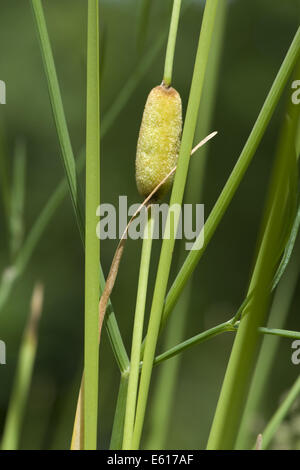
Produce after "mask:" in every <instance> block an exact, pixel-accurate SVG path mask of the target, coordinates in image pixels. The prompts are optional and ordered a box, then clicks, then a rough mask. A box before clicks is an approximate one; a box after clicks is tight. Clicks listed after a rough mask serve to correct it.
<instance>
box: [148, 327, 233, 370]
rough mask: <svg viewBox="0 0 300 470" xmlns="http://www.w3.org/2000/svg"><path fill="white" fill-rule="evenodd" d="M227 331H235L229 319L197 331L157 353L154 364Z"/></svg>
mask: <svg viewBox="0 0 300 470" xmlns="http://www.w3.org/2000/svg"><path fill="white" fill-rule="evenodd" d="M227 331H235V328H234V327H233V326H232V324H231V322H230V321H228V322H224V323H220V324H219V325H217V326H214V327H213V328H210V329H209V330H206V331H203V332H202V333H199V334H198V335H196V336H193V337H192V338H189V339H187V340H186V341H183V342H182V343H180V344H177V345H176V346H174V347H173V348H170V349H169V350H168V351H166V352H164V353H162V354H159V355H158V356H156V357H155V359H154V365H158V364H160V363H162V362H164V361H166V360H167V359H171V358H172V357H174V356H176V355H177V354H180V353H182V352H183V351H185V350H186V349H188V348H190V347H191V346H194V345H196V344H199V343H203V342H204V341H207V340H208V339H210V338H214V337H215V336H217V335H219V334H221V333H225V332H227Z"/></svg>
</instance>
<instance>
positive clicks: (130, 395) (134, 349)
mask: <svg viewBox="0 0 300 470" xmlns="http://www.w3.org/2000/svg"><path fill="white" fill-rule="evenodd" d="M153 227H154V218H153V216H152V211H151V206H150V207H149V212H148V221H147V224H146V226H145V231H144V237H143V247H142V255H141V264H140V274H139V282H138V292H137V299H136V308H135V317H134V327H133V335H132V346H131V359H130V371H129V382H128V392H127V401H126V411H125V424H124V438H123V449H126V450H130V449H131V444H132V435H133V428H134V418H135V408H136V397H137V389H138V380H139V364H140V355H141V343H142V338H143V325H144V314H145V305H146V297H147V286H148V276H149V267H150V260H151V248H152V235H153Z"/></svg>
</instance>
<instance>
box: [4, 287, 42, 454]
mask: <svg viewBox="0 0 300 470" xmlns="http://www.w3.org/2000/svg"><path fill="white" fill-rule="evenodd" d="M43 297H44V288H43V286H42V285H41V284H36V286H35V288H34V290H33V294H32V299H31V308H30V315H29V318H28V321H27V325H26V327H25V330H24V335H23V339H22V343H21V347H20V352H19V358H18V364H17V370H16V374H15V378H14V384H13V388H12V392H11V397H10V402H9V406H8V411H7V416H6V421H5V426H4V432H3V438H2V450H16V449H17V448H18V445H19V440H20V434H21V431H22V423H23V418H24V414H25V411H26V405H27V399H28V395H29V390H30V383H31V379H32V373H33V367H34V362H35V357H36V349H37V340H38V324H39V320H40V317H41V313H42V306H43Z"/></svg>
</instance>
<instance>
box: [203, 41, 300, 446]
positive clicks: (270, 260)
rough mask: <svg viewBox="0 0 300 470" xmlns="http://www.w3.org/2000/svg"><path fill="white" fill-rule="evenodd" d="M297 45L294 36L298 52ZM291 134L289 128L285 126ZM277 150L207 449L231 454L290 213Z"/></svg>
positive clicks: (288, 150) (286, 164) (288, 164)
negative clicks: (246, 301)
mask: <svg viewBox="0 0 300 470" xmlns="http://www.w3.org/2000/svg"><path fill="white" fill-rule="evenodd" d="M299 45H300V36H299V40H298V48H299ZM287 126H288V127H289V132H290V133H291V134H292V133H293V131H294V129H293V126H295V122H293V126H291V125H290V123H289V122H287ZM282 137H284V138H281V140H280V145H279V150H278V152H277V155H276V160H275V164H274V168H273V172H272V177H271V182H270V189H269V194H268V199H267V203H266V209H265V212H264V217H263V224H262V234H263V235H262V236H260V247H259V251H258V255H257V258H256V263H255V267H254V271H253V275H252V278H251V282H250V285H249V289H248V294H253V296H252V299H251V300H250V302H249V304H248V306H247V307H246V308H245V310H244V312H243V314H242V318H241V321H240V325H239V328H238V332H237V335H236V337H235V341H234V345H233V348H232V352H231V355H230V359H229V363H228V367H227V370H226V374H225V378H224V381H223V385H222V389H221V393H220V397H219V400H218V405H217V409H216V412H215V417H214V421H213V425H212V428H211V432H210V436H209V440H208V445H207V447H208V449H232V448H234V444H235V440H236V437H237V432H238V430H239V426H240V421H241V418H242V415H243V411H244V406H245V402H246V398H247V394H248V390H249V386H250V380H251V377H252V373H253V370H254V366H255V361H256V358H257V353H258V346H259V342H260V341H259V332H258V331H257V330H258V328H259V326H260V325H263V324H264V322H265V318H266V315H267V312H268V307H269V301H270V296H271V289H270V287H269V286H270V285H271V282H272V279H273V277H274V274H275V270H276V265H277V264H278V263H279V259H280V257H281V255H282V250H283V249H284V246H282V237H283V232H284V228H285V226H286V223H287V221H286V218H285V215H286V214H287V213H289V211H290V209H291V205H290V204H291V199H290V197H289V186H290V184H291V182H292V181H293V178H294V174H295V166H296V157H295V152H294V149H293V144H292V142H291V139H286V138H285V133H283V134H282Z"/></svg>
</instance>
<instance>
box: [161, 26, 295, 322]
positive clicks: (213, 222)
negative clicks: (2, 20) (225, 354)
mask: <svg viewBox="0 0 300 470" xmlns="http://www.w3.org/2000/svg"><path fill="white" fill-rule="evenodd" d="M299 51H300V28H298V30H297V32H296V35H295V37H294V40H293V42H292V44H291V46H290V48H289V50H288V52H287V54H286V56H285V59H284V61H283V63H282V65H281V67H280V69H279V72H278V74H277V76H276V78H275V80H274V83H273V85H272V87H271V89H270V91H269V93H268V96H267V98H266V100H265V102H264V105H263V107H262V109H261V111H260V113H259V116H258V118H257V120H256V122H255V124H254V127H253V129H252V131H251V133H250V136H249V137H248V140H247V142H246V144H245V146H244V148H243V150H242V153H241V155H240V157H239V159H238V161H237V163H236V165H235V167H234V169H233V170H232V173H231V175H230V177H229V178H228V180H227V182H226V184H225V186H224V188H223V190H222V192H221V194H220V196H219V198H218V200H217V202H216V203H215V206H214V208H213V209H212V211H211V213H210V215H209V217H208V219H207V221H206V223H205V225H204V228H203V230H204V233H205V237H204V244H203V246H202V247H201V248H199V241H200V240H201V239H202V234H199V236H198V238H197V240H196V241H195V245H194V247H195V249H194V250H191V251H190V253H189V255H188V256H187V258H186V260H185V262H184V264H183V266H182V267H181V269H180V271H179V273H178V275H177V277H176V279H175V281H174V282H173V284H172V286H171V288H170V290H169V292H168V295H167V298H166V303H165V308H164V313H163V318H162V327H163V326H164V324H165V322H166V320H167V318H168V316H169V314H170V313H171V311H172V310H173V307H174V305H175V304H176V302H177V300H178V297H179V296H180V294H181V292H182V291H183V289H184V287H185V285H186V283H187V281H188V280H189V278H190V277H191V275H192V273H193V271H194V269H195V268H196V266H197V264H198V262H199V261H200V259H201V257H202V255H203V253H204V251H205V250H206V248H207V246H208V244H209V242H210V240H211V238H212V237H213V235H214V233H215V230H216V229H217V227H218V225H219V223H220V221H221V220H222V217H223V215H224V214H225V211H226V209H227V207H228V206H229V204H230V202H231V200H232V198H233V196H234V194H235V192H236V190H237V189H238V187H239V184H240V182H241V181H242V179H243V176H244V174H245V172H246V170H247V168H248V166H249V164H250V162H251V160H252V158H253V156H254V154H255V152H256V149H257V147H258V145H259V143H260V141H261V139H262V137H263V135H264V133H265V131H266V129H267V126H268V124H269V122H270V120H271V117H272V115H273V112H274V110H275V108H276V106H277V103H278V101H279V98H280V96H281V94H282V92H283V90H284V87H285V85H286V83H287V80H288V78H289V77H290V75H291V72H292V70H293V68H294V66H295V64H296V62H297V60H298V57H299Z"/></svg>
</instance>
